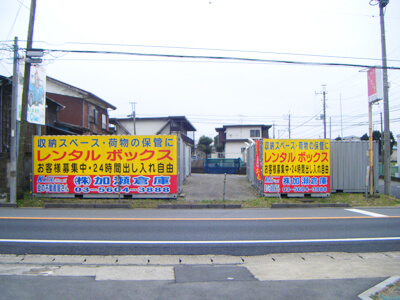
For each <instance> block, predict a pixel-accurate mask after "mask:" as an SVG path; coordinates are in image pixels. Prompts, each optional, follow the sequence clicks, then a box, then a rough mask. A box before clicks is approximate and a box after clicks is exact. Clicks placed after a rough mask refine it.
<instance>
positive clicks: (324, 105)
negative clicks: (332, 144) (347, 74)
mask: <svg viewBox="0 0 400 300" xmlns="http://www.w3.org/2000/svg"><path fill="white" fill-rule="evenodd" d="M315 94H316V95H318V94H322V95H323V100H322V101H323V109H324V114H323V120H324V139H326V94H328V92H327V91H326V84H322V92H321V93H317V92H315Z"/></svg>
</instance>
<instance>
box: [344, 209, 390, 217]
mask: <svg viewBox="0 0 400 300" xmlns="http://www.w3.org/2000/svg"><path fill="white" fill-rule="evenodd" d="M345 210H347V211H352V212H355V213H358V214H362V215H367V216H371V217H375V218H385V217H388V216H387V215H382V214H377V213H374V212H370V211H366V210H361V209H356V208H347V209H345Z"/></svg>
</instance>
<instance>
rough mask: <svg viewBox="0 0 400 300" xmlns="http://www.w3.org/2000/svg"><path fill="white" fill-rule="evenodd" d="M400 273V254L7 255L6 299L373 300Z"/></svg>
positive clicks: (2, 269) (1, 272)
mask: <svg viewBox="0 0 400 300" xmlns="http://www.w3.org/2000/svg"><path fill="white" fill-rule="evenodd" d="M399 273H400V252H386V253H338V252H334V253H294V254H268V255H263V256H245V257H237V256H224V255H218V256H216V255H202V256H145V255H143V256H55V255H19V256H18V255H0V288H1V289H2V291H3V296H4V297H5V298H26V297H28V298H29V297H32V296H33V295H34V296H35V297H37V298H41V299H54V298H55V297H57V298H58V299H72V298H82V299H83V298H93V297H96V299H109V298H110V297H113V298H124V299H171V298H174V299H188V298H190V299H205V298H213V299H243V298H246V299H266V298H268V299H371V298H369V295H370V294H375V293H376V291H379V290H380V289H382V287H384V286H385V285H383V286H380V285H379V284H381V283H382V282H383V281H384V280H385V279H387V278H388V277H392V276H394V275H398V274H399ZM384 284H385V283H384ZM381 285H382V284H381ZM374 287H376V288H375V290H374V289H373V288H374Z"/></svg>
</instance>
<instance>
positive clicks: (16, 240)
mask: <svg viewBox="0 0 400 300" xmlns="http://www.w3.org/2000/svg"><path fill="white" fill-rule="evenodd" d="M377 241H400V237H372V238H339V239H301V240H232V241H110V240H36V239H0V243H41V244H132V245H149V244H152V245H157V244H158V245H173V244H176V245H181V244H286V243H340V242H377Z"/></svg>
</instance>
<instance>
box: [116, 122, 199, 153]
mask: <svg viewBox="0 0 400 300" xmlns="http://www.w3.org/2000/svg"><path fill="white" fill-rule="evenodd" d="M110 124H113V125H114V126H115V127H114V130H115V134H117V135H124V134H128V135H131V134H132V135H133V134H135V135H166V134H179V135H180V136H181V137H182V140H183V141H184V142H185V143H186V144H188V145H189V146H191V147H192V149H193V148H194V132H195V131H196V128H194V126H193V125H192V124H191V123H190V122H189V120H188V119H186V117H184V116H169V117H157V118H135V119H134V118H131V117H129V118H110ZM189 132H192V136H193V138H191V137H189V136H188V135H189Z"/></svg>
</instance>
